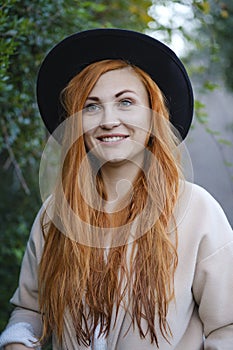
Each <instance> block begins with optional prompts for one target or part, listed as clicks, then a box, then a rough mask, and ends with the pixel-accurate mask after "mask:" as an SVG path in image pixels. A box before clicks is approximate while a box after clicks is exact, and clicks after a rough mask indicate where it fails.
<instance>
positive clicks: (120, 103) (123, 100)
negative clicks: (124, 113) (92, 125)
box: [84, 98, 134, 113]
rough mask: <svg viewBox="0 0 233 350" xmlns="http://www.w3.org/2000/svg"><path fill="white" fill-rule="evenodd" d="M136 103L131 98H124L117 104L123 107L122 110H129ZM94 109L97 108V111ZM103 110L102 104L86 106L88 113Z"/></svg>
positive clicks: (85, 109)
mask: <svg viewBox="0 0 233 350" xmlns="http://www.w3.org/2000/svg"><path fill="white" fill-rule="evenodd" d="M125 102H126V103H128V105H125V104H124V103H125ZM133 103H134V101H133V100H132V99H130V98H123V99H122V100H120V101H118V102H117V104H118V105H119V106H120V107H122V108H128V107H130V106H132V105H133ZM93 107H97V108H95V109H93ZM100 108H101V104H98V103H89V104H88V105H86V106H85V107H84V111H86V112H89V113H91V112H96V111H97V110H99V109H100Z"/></svg>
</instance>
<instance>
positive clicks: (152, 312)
mask: <svg viewBox="0 0 233 350" xmlns="http://www.w3.org/2000/svg"><path fill="white" fill-rule="evenodd" d="M122 68H128V69H132V70H133V71H134V72H135V74H137V76H138V77H139V78H140V79H141V81H142V82H143V83H144V85H145V87H146V89H147V92H148V96H149V100H150V105H151V109H152V110H153V111H154V118H153V123H152V133H151V137H150V140H149V142H148V145H147V149H148V150H149V151H150V152H151V154H152V155H154V156H155V157H156V161H154V159H153V157H151V159H150V164H149V166H148V168H147V174H148V176H145V174H144V173H143V172H141V173H140V174H139V176H138V178H137V179H136V180H135V183H134V194H133V196H132V198H131V201H130V203H129V205H128V206H127V208H126V209H124V210H121V211H119V212H118V213H117V214H116V215H115V214H112V215H110V214H109V215H108V214H106V213H104V211H103V208H102V203H99V204H98V205H99V207H98V208H96V209H93V208H92V207H91V205H89V204H87V203H86V202H85V201H84V200H83V191H84V192H85V193H84V194H85V198H88V203H95V204H96V203H97V202H98V201H97V200H96V198H95V193H96V192H95V191H94V188H93V169H92V166H91V163H88V162H86V164H85V167H84V172H83V174H84V175H85V176H84V178H83V179H82V181H83V186H84V187H83V188H82V193H81V191H80V188H79V185H78V181H77V176H78V175H77V172H78V171H77V169H80V166H81V163H82V161H83V159H84V158H85V156H86V150H85V144H84V140H83V137H82V136H80V137H79V138H78V140H77V142H74V144H73V145H72V147H71V148H70V150H69V152H68V154H67V155H66V157H65V162H64V166H63V169H62V185H63V188H62V189H61V186H59V185H58V186H57V188H56V191H55V195H54V196H55V203H56V201H57V203H58V205H56V206H55V214H54V215H55V216H56V217H58V218H59V219H60V221H61V222H62V224H63V228H64V230H65V234H64V230H63V232H61V230H60V229H59V228H57V227H56V225H55V224H54V223H53V221H51V222H50V223H49V227H48V228H46V229H45V224H44V225H43V231H44V234H45V246H44V251H43V255H42V259H41V263H40V267H39V302H40V310H41V313H42V314H43V320H44V328H43V336H42V339H45V338H46V336H48V335H49V334H50V333H51V332H55V334H56V336H57V337H58V339H59V341H60V342H61V341H62V334H63V324H64V323H63V321H64V315H65V313H66V312H68V313H69V314H70V315H71V317H72V321H73V325H74V329H75V331H76V336H77V341H78V343H79V344H80V343H83V344H85V345H86V346H88V344H89V342H90V339H91V337H92V336H93V334H94V331H95V328H96V327H97V324H98V323H100V328H101V332H103V333H104V334H105V335H106V336H107V335H108V334H109V331H110V323H111V320H112V317H113V307H114V306H116V315H117V311H118V309H119V306H120V304H122V303H124V298H125V295H127V296H128V300H130V308H128V309H127V311H126V312H129V313H130V315H131V318H132V324H133V326H135V325H137V327H138V330H139V334H140V336H141V337H142V338H145V337H146V336H147V333H148V334H149V335H150V339H151V342H152V343H156V344H157V346H158V337H157V332H156V327H155V324H156V320H158V324H159V327H160V332H161V334H162V335H163V336H164V338H165V339H167V340H168V341H169V337H170V336H171V334H172V333H171V330H170V328H169V325H168V323H167V320H166V316H167V312H168V305H169V303H170V301H171V300H172V299H173V298H174V286H173V279H174V273H175V269H176V266H177V250H176V236H177V235H176V229H175V230H174V232H175V234H173V235H172V234H169V232H168V225H169V223H170V222H171V221H172V220H173V210H174V206H175V203H176V201H177V197H178V190H179V178H180V170H179V163H178V160H177V159H176V157H175V156H174V149H175V148H176V145H177V140H176V138H175V136H174V134H173V132H172V130H171V128H170V124H169V113H168V111H167V108H166V105H165V101H164V97H163V95H162V93H161V91H160V89H159V88H158V86H157V85H156V84H155V82H154V81H153V80H152V79H151V78H150V77H149V76H148V74H146V73H145V72H144V71H142V70H141V69H140V68H138V67H135V66H131V65H129V64H128V63H127V62H124V61H122V60H105V61H101V62H96V63H93V64H91V65H89V66H88V67H86V68H85V69H84V70H82V71H81V72H80V73H79V74H78V75H76V76H75V77H74V78H73V79H72V80H71V81H70V82H69V84H68V86H67V87H66V88H65V89H64V91H63V93H62V99H63V104H64V106H65V109H66V111H67V116H69V115H74V114H75V113H77V112H79V111H81V110H82V109H83V107H84V103H85V101H86V99H87V97H88V95H89V93H90V92H91V90H92V89H93V87H94V85H95V84H96V82H97V81H98V79H99V77H100V76H101V75H102V74H104V73H105V72H108V71H110V70H115V69H122ZM77 128H78V129H79V131H77ZM71 132H72V133H74V134H75V133H77V132H78V133H79V135H82V123H81V120H79V122H78V125H75V126H74V127H73V128H72V131H71ZM72 137H73V135H70V133H69V134H68V132H67V133H66V134H65V135H64V142H66V141H67V140H68V139H69V138H72ZM96 186H97V190H98V194H99V195H100V196H101V197H102V198H106V193H105V189H104V184H103V181H102V179H101V174H99V173H98V174H97V179H96ZM61 191H64V194H65V198H66V200H67V201H68V203H69V205H70V207H71V208H72V210H73V211H74V213H76V214H78V215H79V217H80V218H81V219H82V221H80V225H79V226H76V227H72V224H71V223H70V221H69V217H67V211H66V210H65V205H64V203H63V199H62V198H63V197H62V195H61ZM146 206H147V210H145V211H144V212H143V209H144V208H145V207H146ZM140 213H143V215H142V216H141V217H140V222H138V225H137V232H139V235H138V237H139V238H138V239H136V240H135V241H134V242H133V243H132V246H131V247H132V249H131V252H130V251H129V247H130V245H127V244H122V245H120V246H115V247H112V248H110V249H109V253H108V256H107V258H105V256H104V253H105V252H104V249H102V248H98V247H93V246H88V245H84V244H81V243H79V242H77V240H75V239H72V235H74V234H76V233H78V235H79V234H80V236H82V235H83V237H86V236H88V235H90V230H91V228H92V229H93V227H94V228H99V227H100V228H101V227H109V229H111V227H112V225H113V223H114V225H115V227H118V228H120V227H124V228H125V229H124V230H123V231H122V232H121V233H122V234H123V235H124V237H126V238H125V239H126V241H125V242H126V243H127V239H128V237H129V235H130V232H129V229H128V228H127V227H128V226H127V225H126V224H127V223H132V222H133V221H134V220H135V218H137V216H138V215H139V214H140ZM156 213H158V214H157V217H156V220H155V215H156ZM148 222H153V225H151V227H150V226H149V228H148V230H147V232H145V233H144V232H143V230H144V227H145V226H144V225H146V224H147V223H148ZM84 223H88V224H89V226H88V225H85V224H84ZM46 227H47V226H46ZM88 230H89V232H88ZM93 230H94V233H95V229H93ZM74 231H76V232H74ZM91 233H92V234H93V231H92V232H91ZM140 233H142V234H140ZM96 239H97V238H96ZM125 307H129V305H127V306H125ZM142 319H145V320H146V321H147V330H144V329H143V328H142V323H141V321H142Z"/></svg>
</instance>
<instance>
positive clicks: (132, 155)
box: [82, 67, 151, 164]
mask: <svg viewBox="0 0 233 350" xmlns="http://www.w3.org/2000/svg"><path fill="white" fill-rule="evenodd" d="M82 118H83V132H84V141H85V145H86V148H87V151H91V152H92V153H93V154H94V155H95V156H96V157H97V158H98V159H99V160H100V161H101V162H102V164H104V163H107V162H111V163H116V164H117V163H119V162H125V161H131V162H135V163H137V164H142V162H143V158H144V149H145V145H146V144H147V141H148V135H149V130H150V126H151V111H150V108H149V98H148V93H147V91H146V88H145V86H144V84H143V83H142V81H141V80H140V78H139V77H138V76H137V74H136V73H135V72H134V70H133V69H132V68H130V67H126V68H122V69H118V70H112V71H109V72H106V73H104V74H103V75H102V76H101V77H100V78H99V80H98V81H97V83H96V85H95V86H94V88H93V90H92V91H91V93H90V94H89V96H88V98H87V100H86V102H85V105H84V110H83V115H82Z"/></svg>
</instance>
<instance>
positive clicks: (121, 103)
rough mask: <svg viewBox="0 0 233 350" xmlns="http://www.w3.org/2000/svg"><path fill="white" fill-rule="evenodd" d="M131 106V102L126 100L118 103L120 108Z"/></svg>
mask: <svg viewBox="0 0 233 350" xmlns="http://www.w3.org/2000/svg"><path fill="white" fill-rule="evenodd" d="M131 105H132V101H131V100H128V99H124V100H121V101H120V106H122V107H130V106H131Z"/></svg>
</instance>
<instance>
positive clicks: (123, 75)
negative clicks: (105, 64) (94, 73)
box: [91, 67, 146, 93]
mask: <svg viewBox="0 0 233 350" xmlns="http://www.w3.org/2000/svg"><path fill="white" fill-rule="evenodd" d="M121 89H130V90H133V91H135V92H140V91H141V92H145V91H146V88H145V86H144V84H143V82H142V80H141V79H140V77H139V75H138V74H137V73H136V72H135V71H134V70H133V68H132V67H125V68H120V69H115V70H110V71H108V72H105V73H103V74H102V75H101V76H100V78H99V79H98V80H97V82H96V84H95V86H94V88H93V89H92V91H91V93H95V92H100V91H103V90H104V91H109V92H110V91H111V92H118V90H121Z"/></svg>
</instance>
